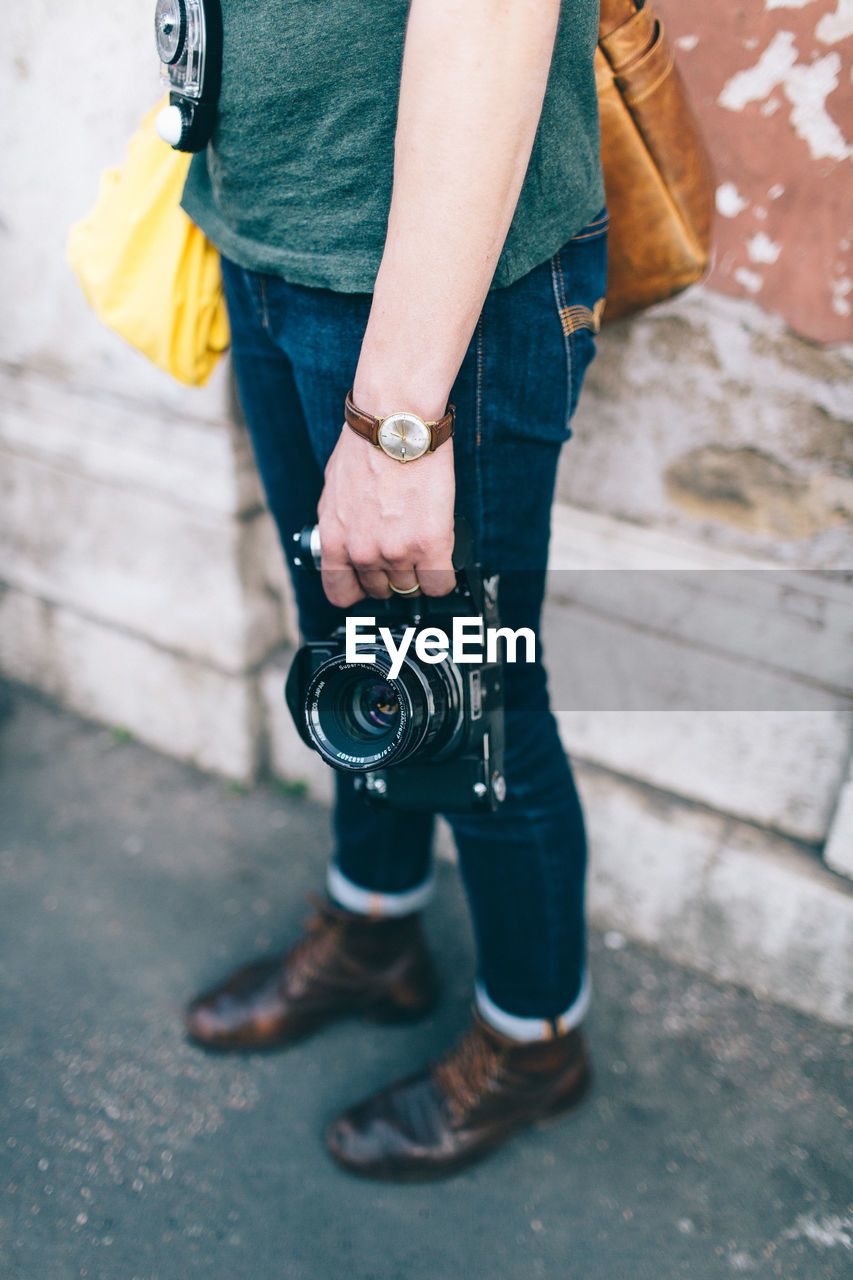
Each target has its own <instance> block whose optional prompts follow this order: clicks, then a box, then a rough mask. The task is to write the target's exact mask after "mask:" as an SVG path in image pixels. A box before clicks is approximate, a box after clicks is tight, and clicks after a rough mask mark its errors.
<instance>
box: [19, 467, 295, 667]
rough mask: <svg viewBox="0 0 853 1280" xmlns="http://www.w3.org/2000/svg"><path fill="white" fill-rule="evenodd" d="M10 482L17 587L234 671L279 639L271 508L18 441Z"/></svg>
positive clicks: (280, 607)
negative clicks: (207, 503) (54, 458)
mask: <svg viewBox="0 0 853 1280" xmlns="http://www.w3.org/2000/svg"><path fill="white" fill-rule="evenodd" d="M0 485H2V500H0V508H2V528H0V537H2V540H3V544H4V546H3V551H2V561H3V565H2V574H3V577H4V578H5V579H6V580H7V581H8V582H9V583H11V584H12V585H14V586H16V587H17V588H18V589H20V590H22V591H27V592H29V593H30V594H32V595H33V596H36V597H38V598H40V599H44V600H48V601H52V602H54V603H56V604H60V605H65V606H67V607H69V608H71V609H73V610H74V611H76V612H78V613H82V614H86V615H88V616H90V617H91V618H93V619H97V620H98V621H100V622H102V623H109V624H112V625H113V626H115V627H118V628H122V629H125V630H128V631H131V632H133V633H135V634H137V635H140V636H145V637H147V638H148V639H149V640H151V641H153V642H155V643H156V644H158V645H162V646H164V647H166V648H169V649H172V650H174V651H175V652H178V653H182V654H185V655H188V656H192V657H195V658H196V659H198V660H199V661H201V662H203V663H211V664H213V665H215V666H217V667H220V668H221V669H223V670H225V671H230V672H238V671H243V670H245V669H246V668H247V667H249V666H251V665H252V664H254V663H256V662H257V661H259V660H260V659H261V658H263V657H264V656H265V655H266V654H267V653H269V652H270V650H271V649H273V648H275V647H276V646H277V645H278V644H280V643H281V640H282V638H283V636H284V634H285V631H284V617H283V604H282V580H283V576H284V574H283V569H282V567H281V565H280V562H279V559H278V557H277V555H276V554H275V553H274V550H273V548H274V545H275V535H274V532H273V529H272V525H271V522H270V520H269V517H268V516H267V515H266V513H264V512H262V511H261V512H258V514H257V515H256V516H255V517H254V518H251V519H245V520H235V519H233V518H231V517H230V516H217V515H214V514H211V513H210V512H209V511H206V510H204V509H202V508H193V507H192V506H191V505H189V504H187V505H186V506H183V505H179V504H178V503H176V502H174V501H172V500H171V499H166V498H164V497H162V496H161V495H159V494H156V493H151V492H149V491H146V489H145V488H124V487H120V486H118V485H116V484H112V483H104V482H103V481H101V480H93V479H90V478H89V477H87V476H84V475H81V474H79V473H74V472H73V471H66V470H64V469H61V468H57V467H55V466H52V465H50V464H48V463H45V462H42V461H40V460H37V459H36V458H33V457H26V456H24V455H20V454H17V453H9V454H5V455H4V456H3V465H2V482H0Z"/></svg>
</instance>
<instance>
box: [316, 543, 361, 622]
mask: <svg viewBox="0 0 853 1280" xmlns="http://www.w3.org/2000/svg"><path fill="white" fill-rule="evenodd" d="M320 576H321V578H322V581H323V591H324V592H325V593H326V599H327V600H329V602H330V603H331V604H334V605H337V607H338V608H339V609H349V608H350V606H351V605H354V604H356V603H357V602H358V601H359V600H363V599H364V596H365V592H364V591H363V590H362V586H361V583H360V582H359V580H358V577H357V576H356V572H355V570H354V569H353V567H352V566H351V565H344V566H342V567H340V568H330V567H328V566H327V564H326V557H325V555H324V556H323V567H322V570H321V573H320Z"/></svg>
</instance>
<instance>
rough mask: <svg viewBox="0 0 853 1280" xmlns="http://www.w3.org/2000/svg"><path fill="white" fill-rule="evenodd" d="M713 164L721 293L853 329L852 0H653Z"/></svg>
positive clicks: (802, 322)
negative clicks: (721, 4)
mask: <svg viewBox="0 0 853 1280" xmlns="http://www.w3.org/2000/svg"><path fill="white" fill-rule="evenodd" d="M657 8H658V10H659V12H660V13H661V15H662V17H663V19H664V22H665V24H666V27H667V30H668V32H669V35H670V38H671V39H672V41H673V43H674V45H675V48H676V52H677V57H678V62H679V65H680V67H681V70H682V73H683V75H684V77H685V79H686V81H687V84H688V86H689V89H690V93H691V97H692V100H693V102H694V105H695V106H696V109H697V112H698V114H699V117H700V119H701V121H702V123H703V126H704V128H705V132H706V136H707V138H708V141H709V144H710V147H711V153H712V156H713V159H714V163H715V167H716V173H717V212H718V218H717V227H716V237H715V239H716V246H715V255H714V266H713V270H712V274H711V277H710V280H709V284H710V286H711V287H712V288H714V289H718V290H720V291H721V292H723V293H727V294H731V295H734V296H737V297H747V298H751V299H753V300H754V301H755V302H757V303H758V304H759V305H760V306H761V307H763V308H765V309H766V310H768V311H770V312H773V313H776V314H778V315H781V316H783V317H784V319H785V320H786V321H787V323H788V324H789V325H790V326H791V328H792V329H794V330H795V331H796V332H797V333H799V334H802V335H803V336H804V337H807V338H811V339H813V340H816V341H818V342H838V341H844V340H850V339H851V338H853V67H851V64H852V63H853V57H851V55H853V0H741V2H740V3H738V4H737V5H727V6H726V8H725V12H724V14H723V15H721V13H720V10H719V8H718V7H717V6H714V5H709V4H707V3H705V2H704V0H657Z"/></svg>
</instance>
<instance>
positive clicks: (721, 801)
mask: <svg viewBox="0 0 853 1280" xmlns="http://www.w3.org/2000/svg"><path fill="white" fill-rule="evenodd" d="M559 722H560V730H561V733H562V736H563V741H564V743H565V745H566V748H567V750H568V751H569V754H570V755H571V756H572V757H573V758H574V759H577V760H586V761H590V762H593V763H596V764H600V765H604V766H605V767H606V768H608V769H612V770H613V771H614V772H615V773H619V774H622V775H623V776H625V777H628V778H634V779H636V780H637V781H639V782H643V783H646V784H647V785H649V786H652V787H655V788H657V789H659V790H661V791H663V792H666V793H668V794H670V795H673V796H681V797H683V798H685V799H688V800H693V801H696V802H698V803H699V804H702V805H707V806H708V807H709V808H711V809H714V810H716V811H717V812H718V813H723V814H731V815H734V816H736V817H738V818H740V819H742V820H743V821H745V822H753V823H758V824H759V825H761V826H762V827H767V828H770V829H771V830H774V831H779V832H783V833H785V834H786V835H789V836H793V837H794V838H796V839H800V840H804V841H807V842H809V843H812V844H814V845H820V844H821V843H822V842H823V840H825V838H826V835H827V831H828V829H829V824H830V821H831V818H832V814H833V812H834V809H835V804H836V797H837V795H838V787H839V784H840V780H841V778H842V777H843V772H844V767H845V762H846V759H847V755H848V752H849V747H850V734H851V730H850V723H849V719H848V718H847V717H846V716H845V715H842V714H839V713H836V712H771V711H762V712H759V713H751V712H735V711H719V712H707V711H706V712H702V713H698V712H696V713H694V712H684V711H682V712H675V711H625V712H620V711H605V712H596V713H593V712H564V713H563V714H561V715H560V716H559Z"/></svg>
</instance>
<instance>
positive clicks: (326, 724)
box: [285, 520, 506, 813]
mask: <svg viewBox="0 0 853 1280" xmlns="http://www.w3.org/2000/svg"><path fill="white" fill-rule="evenodd" d="M294 541H295V542H296V543H297V553H296V556H295V563H296V564H297V566H299V567H300V568H301V569H302V570H303V571H306V572H310V571H315V572H316V570H317V569H319V562H320V555H319V552H320V548H319V539H318V536H317V531H316V529H311V528H306V529H304V530H303V531H302V533H301V534H295V535H294ZM471 548H472V540H471V535H470V530H469V529H468V527H467V526H466V525H465V524H464V523H463V522H462V521H459V520H457V522H456V543H455V547H454V555H453V564H454V568H455V569H456V588H455V590H454V591H452V592H451V593H450V594H449V595H446V596H442V597H440V598H432V597H429V596H415V597H404V596H394V597H392V598H391V599H390V600H372V599H367V600H362V601H360V602H359V604H358V605H356V606H354V607H353V608H352V609H350V610H348V616H349V617H350V618H353V617H365V618H366V617H372V618H375V627H372V628H370V630H372V631H375V632H376V638H377V643H376V644H372V643H371V644H364V643H362V644H360V646H359V652H360V654H363V653H371V654H373V655H375V659H376V661H375V663H374V664H370V663H368V662H366V661H357V662H347V660H346V643H345V629H344V627H341V628H339V629H338V630H337V631H335V632H333V633H332V635H330V636H329V638H328V639H327V640H315V641H310V642H309V643H307V644H305V645H303V646H302V648H301V649H300V650H299V651H298V653H297V654H296V656H295V658H294V660H293V664H292V666H291V668H290V673H289V675H288V677H287V684H286V687H285V697H286V699H287V705H288V707H289V708H290V712H291V715H292V716H293V719H294V721H295V723H296V727H297V729H298V730H299V733H300V735H301V736H302V738H303V739H304V740H305V742H307V743H308V745H309V746H310V747H313V748H314V749H315V750H316V751H319V753H320V755H321V756H322V757H323V759H324V760H326V761H327V763H328V764H330V765H332V766H333V767H334V768H335V769H341V770H343V771H345V772H348V773H352V774H354V775H355V776H356V783H355V785H356V788H357V789H359V790H361V791H362V793H363V795H364V797H365V798H366V799H369V800H372V801H375V802H377V803H379V804H383V805H387V806H388V807H390V808H395V809H423V810H430V811H435V812H438V813H442V812H448V813H474V812H489V811H491V810H494V809H496V808H497V806H498V805H499V804H500V803H501V801H502V800H503V799H504V796H505V794H506V783H505V782H504V777H503V736H504V734H503V697H502V686H503V679H502V662H501V661H500V659H498V660H496V661H492V662H488V661H485V660H484V661H477V662H473V663H472V662H464V663H462V662H459V663H457V662H455V661H453V658H452V655H450V654H449V655H448V656H447V657H446V658H444V659H443V660H442V661H441V662H434V663H429V662H422V661H421V660H420V659H419V658H418V656H417V654H416V653H415V651H414V645H413V644H410V646H409V648H408V650H407V653H406V657H405V658H404V660H403V662H402V666H401V668H400V671H399V673H398V674H397V675H396V676H395V677H393V678H392V676H391V675H390V671H391V667H392V661H391V657H390V655H389V652H388V649H387V648H386V646H385V645H384V643H383V642H382V640H381V639H380V638H379V628H380V627H387V628H389V630H390V631H391V632H392V634H393V636H394V638H395V643H397V644H399V642H400V640H401V638H402V636H403V632H404V631H405V629H406V628H407V627H415V628H417V629H418V630H421V629H423V628H426V627H431V628H432V627H437V628H440V629H441V630H442V631H443V632H445V633H446V634H447V635H448V636H449V635H451V634H452V632H453V619H454V617H456V618H466V619H473V618H476V619H479V620H480V621H481V624H482V628H483V632H484V643H483V654H484V655H485V653H486V646H485V629H486V628H497V626H498V608H497V589H498V580H497V578H496V577H492V578H486V577H484V576H483V574H482V573H481V572H480V570H479V569H478V567H477V565H476V564H474V562H473V559H472V554H471ZM474 647H475V648H476V647H477V646H476V645H475V646H474Z"/></svg>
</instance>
